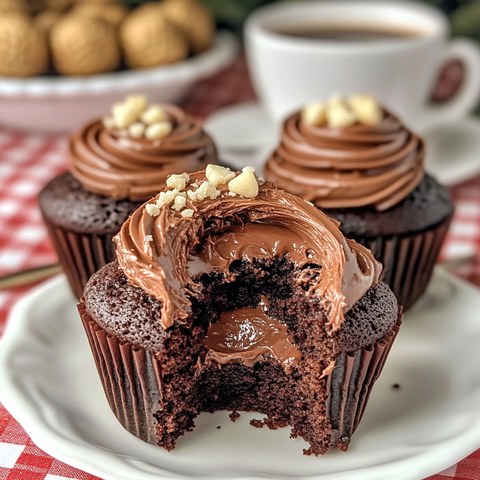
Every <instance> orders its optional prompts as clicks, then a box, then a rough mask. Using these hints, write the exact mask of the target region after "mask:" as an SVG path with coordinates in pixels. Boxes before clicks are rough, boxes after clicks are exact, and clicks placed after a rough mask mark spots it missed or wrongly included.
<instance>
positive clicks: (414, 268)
mask: <svg viewBox="0 0 480 480" xmlns="http://www.w3.org/2000/svg"><path fill="white" fill-rule="evenodd" d="M451 220H452V215H451V216H449V217H447V218H446V219H445V220H444V221H443V222H440V223H439V224H437V225H436V226H435V227H433V228H430V229H428V230H425V231H424V232H421V233H417V234H413V235H394V236H390V237H385V236H379V237H376V238H371V237H370V238H363V239H362V238H358V239H357V238H355V240H356V241H357V242H359V243H361V244H363V245H365V246H366V247H367V248H369V249H370V250H371V251H372V253H373V255H374V257H375V258H376V259H377V260H378V261H379V262H381V263H382V265H383V271H382V275H381V277H380V278H381V280H383V281H384V282H385V283H386V284H387V285H388V286H389V287H390V288H391V289H392V291H393V293H394V294H395V296H396V297H397V300H398V303H399V304H400V305H402V306H403V308H404V310H408V309H409V308H410V307H411V306H412V305H413V304H414V303H415V302H416V301H417V300H418V298H419V297H420V296H421V295H422V294H423V292H424V291H425V289H426V288H427V285H428V282H429V281H430V277H431V276H432V272H433V267H434V266H435V262H436V261H437V257H438V254H439V252H440V248H441V246H442V243H443V240H444V238H445V235H446V233H447V230H448V227H449V225H450V221H451Z"/></svg>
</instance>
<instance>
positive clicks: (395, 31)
mask: <svg viewBox="0 0 480 480" xmlns="http://www.w3.org/2000/svg"><path fill="white" fill-rule="evenodd" d="M275 32H276V33H280V34H282V35H287V36H289V37H297V38H311V39H317V40H329V41H335V42H383V41H386V40H398V39H408V38H415V37H421V36H422V35H423V34H422V32H420V31H416V30H413V29H408V28H406V27H405V28H403V27H399V26H398V25H394V26H393V25H392V26H373V25H372V26H367V25H365V26H363V25H358V26H353V25H352V26H342V25H296V26H290V27H285V28H282V29H276V30H275Z"/></svg>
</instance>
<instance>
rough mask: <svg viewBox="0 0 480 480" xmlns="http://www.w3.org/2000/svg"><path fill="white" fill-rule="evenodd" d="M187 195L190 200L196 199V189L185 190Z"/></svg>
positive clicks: (194, 200)
mask: <svg viewBox="0 0 480 480" xmlns="http://www.w3.org/2000/svg"><path fill="white" fill-rule="evenodd" d="M187 195H188V198H189V199H190V200H191V201H192V202H196V201H197V191H196V190H187Z"/></svg>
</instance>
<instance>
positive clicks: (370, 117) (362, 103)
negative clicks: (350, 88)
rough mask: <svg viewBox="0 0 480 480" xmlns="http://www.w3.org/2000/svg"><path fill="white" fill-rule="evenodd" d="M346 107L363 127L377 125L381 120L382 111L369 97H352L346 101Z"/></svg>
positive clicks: (371, 97)
mask: <svg viewBox="0 0 480 480" xmlns="http://www.w3.org/2000/svg"><path fill="white" fill-rule="evenodd" d="M348 105H349V106H350V108H351V110H352V112H353V113H354V114H355V116H356V117H357V120H358V122H359V123H361V124H363V125H378V124H379V123H380V121H381V120H382V116H383V113H382V109H381V108H380V105H379V104H378V102H377V101H376V99H375V98H374V97H373V96H371V95H353V96H352V97H350V98H349V99H348Z"/></svg>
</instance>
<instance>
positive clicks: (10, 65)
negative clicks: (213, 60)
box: [0, 0, 215, 77]
mask: <svg viewBox="0 0 480 480" xmlns="http://www.w3.org/2000/svg"><path fill="white" fill-rule="evenodd" d="M214 35H215V23H214V19H213V17H212V15H211V13H210V12H209V11H208V10H207V9H206V8H205V7H204V6H203V5H202V4H201V3H200V0H162V1H153V2H149V3H146V4H144V5H142V6H140V7H138V8H136V9H134V10H132V11H129V10H127V8H126V7H125V6H123V5H122V4H121V1H120V0H30V1H28V0H0V75H2V76H9V77H29V76H36V75H42V74H45V73H55V72H56V73H58V74H61V75H82V76H84V75H94V74H99V73H106V72H111V71H114V70H117V69H119V68H122V67H128V68H149V67H157V66H160V65H166V64H171V63H175V62H179V61H181V60H183V59H184V58H186V57H187V56H188V55H190V54H196V53H200V52H202V51H204V50H206V49H207V48H209V47H210V46H211V44H212V42H213V38H214ZM52 67H53V70H52Z"/></svg>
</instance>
